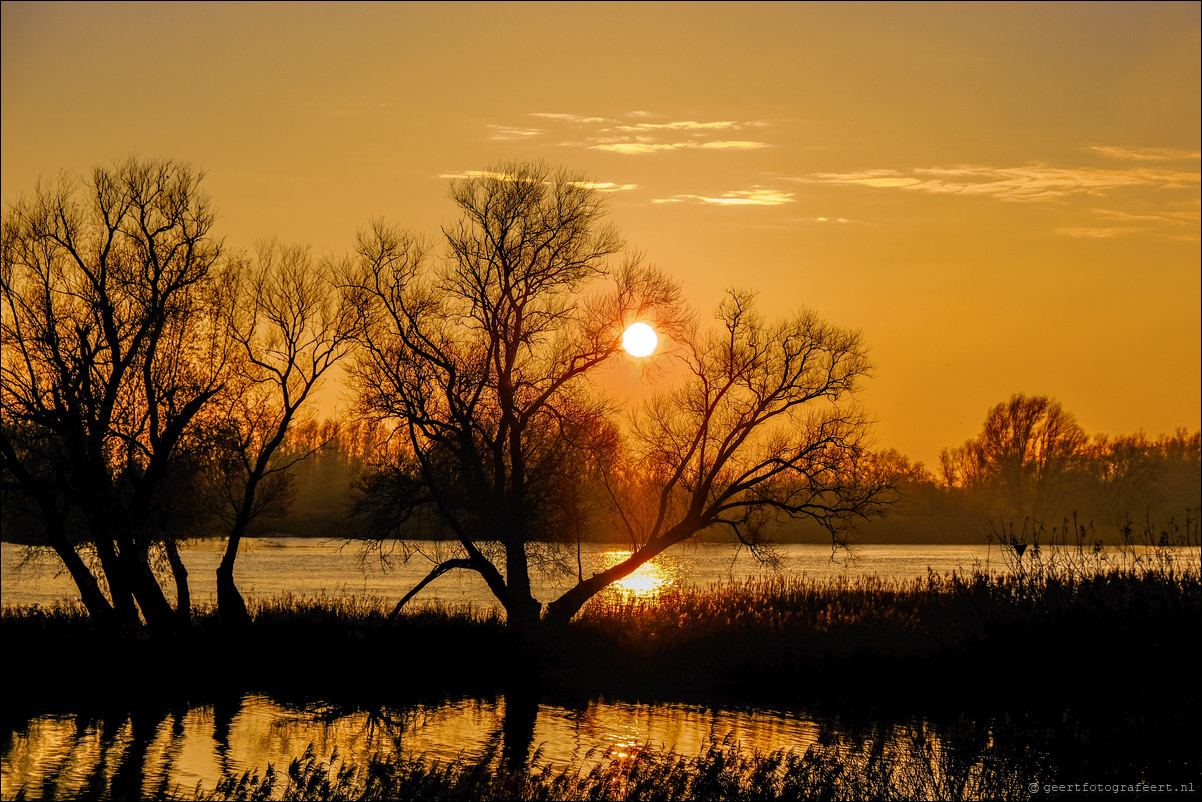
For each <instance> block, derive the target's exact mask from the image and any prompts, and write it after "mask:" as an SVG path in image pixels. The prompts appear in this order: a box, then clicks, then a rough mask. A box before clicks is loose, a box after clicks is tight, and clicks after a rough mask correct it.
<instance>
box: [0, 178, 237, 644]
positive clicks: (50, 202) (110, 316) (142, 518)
mask: <svg viewBox="0 0 1202 802" xmlns="http://www.w3.org/2000/svg"><path fill="white" fill-rule="evenodd" d="M201 178H202V176H201V174H199V173H197V172H195V171H194V170H192V169H191V168H190V167H188V166H187V165H182V164H177V163H172V162H157V161H139V160H137V159H130V160H128V161H126V162H124V163H122V164H119V165H117V166H115V167H111V168H110V167H100V168H97V169H96V170H94V171H93V173H92V176H91V179H90V180H89V181H88V182H87V183H86V184H83V185H80V184H77V183H76V182H74V181H72V180H70V179H68V178H62V179H60V180H59V181H58V182H55V183H52V184H49V185H43V186H39V188H38V189H37V191H35V193H34V194H33V195H32V196H31V197H28V198H24V199H22V200H20V201H18V202H17V203H16V204H14V205H13V206H12V207H11V208H10V209H9V210H7V212H6V215H5V218H4V223H3V244H2V248H0V249H2V253H3V268H2V276H0V279H2V280H0V309H2V345H3V350H2V357H0V378H2V381H0V416H2V417H0V457H2V458H3V467H4V471H5V472H6V474H8V476H10V477H12V479H13V481H15V482H16V483H17V484H18V485H19V486H20V488H21V489H22V491H23V492H24V493H26V494H27V496H28V497H29V498H31V499H33V501H34V503H35V504H36V505H37V506H38V508H39V509H40V511H41V518H42V522H43V524H44V527H45V535H46V538H47V543H48V544H49V545H50V546H51V547H53V548H54V549H55V551H56V552H57V553H58V554H59V556H60V557H61V558H62V559H63V561H64V564H65V565H66V566H67V568H68V571H69V572H70V574H71V576H72V578H73V579H74V580H75V582H76V584H77V585H78V586H79V589H80V594H81V596H82V598H83V601H84V603H85V604H86V605H87V606H88V609H89V611H90V612H91V613H92V614H93V615H94V616H95V617H97V618H98V619H110V618H113V617H117V618H120V619H121V620H124V621H126V622H129V623H136V622H138V621H139V612H140V614H141V616H143V617H145V619H146V621H147V623H149V624H151V625H152V626H159V625H163V626H170V625H171V622H172V621H173V618H174V613H173V611H172V609H171V606H170V604H169V603H168V602H167V600H166V597H165V596H164V594H163V591H162V588H161V587H160V586H159V584H158V582H157V580H156V578H155V576H154V572H153V570H152V566H151V559H150V557H151V549H152V548H153V547H155V546H156V544H157V545H159V546H163V547H165V548H166V550H167V553H168V557H169V559H170V561H171V564H172V568H173V570H174V571H175V573H176V580H177V586H178V587H179V589H180V597H181V598H182V599H183V598H186V596H187V594H186V572H184V571H183V565H182V562H180V561H179V560H178V553H177V552H175V551H174V534H169V535H167V536H164V533H163V531H162V529H161V523H162V521H163V520H165V518H167V517H170V512H169V504H167V503H165V500H164V491H165V489H166V488H169V487H171V486H173V483H174V486H175V487H179V486H180V484H179V482H178V481H177V480H178V479H179V476H180V472H181V471H186V470H187V469H188V460H187V459H184V457H185V456H186V454H187V453H188V451H189V441H190V438H191V437H192V435H193V424H194V423H195V420H196V418H197V415H198V413H199V412H200V410H201V409H202V408H203V407H204V406H205V405H206V404H207V403H208V402H209V400H210V399H211V398H212V397H213V396H214V395H216V394H217V393H218V392H219V391H220V389H221V380H222V374H223V361H222V360H223V355H222V354H223V352H222V349H221V348H220V347H214V342H215V340H214V335H215V332H217V331H218V330H219V329H220V328H221V326H220V323H219V322H218V321H219V318H220V317H221V313H220V310H219V309H218V308H217V307H215V306H214V303H213V301H214V295H213V293H212V292H211V287H210V286H209V281H210V278H211V274H212V272H213V268H214V266H215V265H216V263H217V261H218V259H219V256H220V252H221V243H220V242H219V241H216V240H214V239H213V237H212V236H211V228H212V225H213V219H214V215H213V211H212V208H211V206H210V203H209V200H208V198H207V196H206V195H205V194H204V193H203V192H202V191H201V189H200V182H201ZM218 339H219V338H218ZM86 549H94V550H95V553H96V555H97V557H98V558H99V562H100V565H101V566H102V570H103V576H104V580H105V584H107V586H108V591H109V596H110V597H111V601H110V599H106V598H105V596H104V594H103V592H102V591H101V588H100V583H99V581H98V578H97V576H96V575H94V574H92V572H91V571H90V570H89V569H88V567H87V565H86V563H85V561H84V560H83V558H82V556H81V550H86ZM179 613H180V614H181V615H184V616H186V615H187V613H188V610H187V609H186V608H185V609H180V610H179Z"/></svg>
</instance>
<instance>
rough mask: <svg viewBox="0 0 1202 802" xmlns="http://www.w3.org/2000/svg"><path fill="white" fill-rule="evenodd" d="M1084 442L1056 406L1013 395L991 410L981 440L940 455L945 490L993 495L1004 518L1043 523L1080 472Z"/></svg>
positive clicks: (1072, 422) (1040, 399)
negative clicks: (962, 489)
mask: <svg viewBox="0 0 1202 802" xmlns="http://www.w3.org/2000/svg"><path fill="white" fill-rule="evenodd" d="M1087 443H1088V438H1087V437H1086V435H1085V432H1084V430H1083V429H1082V428H1081V427H1080V426H1079V425H1078V424H1077V421H1076V419H1075V418H1074V417H1073V415H1072V414H1071V413H1069V412H1066V411H1065V409H1064V407H1062V406H1061V405H1060V403H1059V402H1058V401H1055V400H1052V399H1050V398H1047V397H1046V396H1026V395H1023V394H1022V393H1016V394H1015V395H1013V396H1011V397H1010V400H1009V401H1005V402H1003V403H1001V404H998V405H996V406H994V407H992V408H991V409H990V410H989V412H988V413H987V414H986V416H985V422H984V424H983V425H982V427H981V434H980V435H978V436H977V437H976V438H974V439H972V440H969V441H968V442H966V443H965V444H964V445H963V446H960V447H959V448H958V449H954V450H947V449H945V450H944V451H943V453H942V454H941V455H940V460H941V463H942V466H943V473H944V477H945V480H946V482H947V483H948V484H949V486H960V487H977V488H984V489H987V490H989V491H991V492H993V493H995V494H996V503H997V504H998V505H999V508H1000V509H1001V510H1002V511H1003V513H1004V514H1009V515H1017V516H1020V517H1030V518H1034V519H1038V520H1044V519H1045V518H1046V516H1048V515H1049V514H1051V513H1053V512H1054V511H1055V507H1056V504H1057V503H1058V502H1059V501H1061V499H1062V498H1063V494H1064V492H1065V490H1066V488H1067V486H1068V482H1069V481H1070V479H1071V478H1072V473H1073V471H1074V470H1075V469H1076V468H1078V467H1080V465H1081V463H1082V461H1083V459H1084V457H1085V452H1086V445H1087Z"/></svg>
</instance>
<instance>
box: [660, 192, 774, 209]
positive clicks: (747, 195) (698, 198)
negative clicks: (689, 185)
mask: <svg viewBox="0 0 1202 802" xmlns="http://www.w3.org/2000/svg"><path fill="white" fill-rule="evenodd" d="M793 200H794V199H793V193H792V192H778V191H777V190H774V189H763V188H757V189H741V190H734V191H732V192H724V193H722V194H721V195H673V196H672V197H670V198H654V199H653V200H652V201H651V202H652V203H684V202H686V201H692V202H694V203H708V204H714V205H717V206H780V205H781V204H784V203H792V202H793Z"/></svg>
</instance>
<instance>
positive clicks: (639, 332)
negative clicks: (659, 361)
mask: <svg viewBox="0 0 1202 802" xmlns="http://www.w3.org/2000/svg"><path fill="white" fill-rule="evenodd" d="M657 345H659V337H658V336H656V334H655V329H653V328H651V327H650V326H648V325H647V324H646V323H642V322H639V323H632V324H631V325H630V327H629V328H627V329H626V331H624V332H623V333H622V347H623V348H625V349H626V353H628V354H630V355H631V356H638V357H643V356H651V354H652V353H653V352H654V351H655V346H657Z"/></svg>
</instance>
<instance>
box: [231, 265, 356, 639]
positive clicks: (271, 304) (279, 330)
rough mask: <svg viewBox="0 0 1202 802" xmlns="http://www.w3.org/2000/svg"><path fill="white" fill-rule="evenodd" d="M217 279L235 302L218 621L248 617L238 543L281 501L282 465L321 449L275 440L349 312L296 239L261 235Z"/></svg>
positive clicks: (278, 509) (350, 326) (341, 343)
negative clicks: (250, 253)
mask: <svg viewBox="0 0 1202 802" xmlns="http://www.w3.org/2000/svg"><path fill="white" fill-rule="evenodd" d="M223 287H224V291H225V292H226V293H228V296H229V300H228V302H227V306H228V307H229V308H231V309H232V310H233V313H232V315H231V320H230V338H231V340H232V342H233V356H232V358H231V378H230V382H229V386H228V392H227V394H226V395H225V398H224V403H222V404H221V405H220V408H219V410H218V411H217V413H216V414H217V415H218V416H219V417H220V420H219V421H218V422H217V429H218V430H219V431H220V432H222V433H223V436H221V437H220V438H219V439H218V443H219V445H220V447H221V448H220V451H221V457H222V459H221V462H222V466H221V467H222V470H221V471H220V473H221V476H222V494H223V496H224V500H225V507H226V510H227V515H228V520H229V525H230V529H229V539H228V540H227V541H226V549H225V553H224V555H223V556H222V559H221V563H220V564H219V565H218V567H217V607H218V611H219V613H220V615H221V619H222V621H223V622H225V623H227V624H233V625H244V624H247V623H249V621H250V616H249V615H248V613H247V609H246V603H245V601H244V600H243V598H242V594H241V593H239V592H238V587H237V584H236V583H235V582H234V563H235V561H236V560H237V556H238V547H239V544H240V543H241V541H242V537H243V535H245V534H246V531H247V528H248V527H249V526H250V524H251V523H252V522H253V521H254V520H255V519H256V518H258V517H260V516H262V515H265V514H272V513H274V514H280V513H282V512H283V511H284V510H285V509H286V506H287V501H288V499H289V489H290V487H289V479H290V474H289V471H290V470H291V469H292V468H293V466H295V465H296V464H297V463H298V462H300V461H301V460H304V459H306V458H307V457H309V456H311V455H312V454H313V453H315V452H316V451H317V450H319V449H320V447H321V445H320V444H316V445H314V446H313V447H311V448H306V449H302V450H301V451H299V452H296V451H288V450H285V449H283V448H282V446H283V445H284V444H285V439H286V437H287V435H288V431H289V429H290V427H291V426H292V425H293V424H294V423H296V422H299V416H300V415H302V414H303V412H302V407H303V406H304V405H305V404H306V402H307V401H308V400H309V399H310V398H311V397H312V394H313V392H314V390H316V389H317V388H318V387H319V385H320V383H321V380H322V378H323V377H324V376H325V375H326V373H327V371H329V369H330V368H331V367H332V366H333V365H334V364H335V363H337V362H338V361H339V360H340V359H342V358H343V357H344V356H345V355H346V354H347V352H348V350H349V347H350V344H351V336H352V334H353V333H354V329H355V319H354V315H353V308H352V307H350V306H348V305H346V304H343V303H341V302H340V301H339V294H338V290H337V287H336V284H335V283H334V281H333V280H332V274H331V272H330V270H329V268H328V267H326V266H320V267H319V266H318V265H315V264H314V262H313V260H312V258H311V257H310V255H309V251H308V249H307V248H304V247H300V246H284V245H280V244H278V243H274V242H270V243H264V244H263V245H261V246H260V247H259V252H258V260H257V263H256V264H255V265H253V266H252V265H251V264H249V263H248V262H246V261H243V260H234V261H232V262H231V263H230V264H229V265H228V266H227V268H226V269H225V271H224V281H223Z"/></svg>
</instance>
